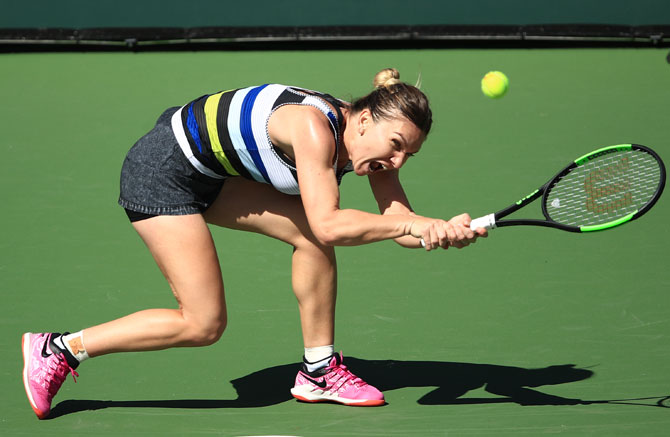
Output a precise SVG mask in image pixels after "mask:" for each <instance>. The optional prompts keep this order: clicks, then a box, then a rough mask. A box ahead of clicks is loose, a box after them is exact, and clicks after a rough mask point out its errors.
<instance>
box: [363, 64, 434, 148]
mask: <svg viewBox="0 0 670 437" xmlns="http://www.w3.org/2000/svg"><path fill="white" fill-rule="evenodd" d="M373 84H374V86H375V89H374V90H373V91H372V92H371V93H370V94H368V95H367V96H364V97H361V98H359V99H357V100H355V101H354V102H353V103H352V104H351V109H352V112H353V113H358V112H361V111H362V110H363V109H369V110H370V113H371V114H372V119H373V120H374V121H378V120H379V119H393V118H398V116H399V115H402V116H404V117H405V118H407V119H408V120H409V121H411V122H412V123H414V124H415V125H416V126H417V127H418V128H419V129H421V131H422V132H423V133H424V135H428V132H430V127H431V125H432V124H433V113H432V111H431V110H430V105H429V103H428V97H426V95H425V94H424V93H423V92H421V90H419V89H418V88H417V87H415V86H412V85H409V84H407V83H405V82H401V81H400V73H398V70H396V69H395V68H385V69H383V70H382V71H380V72H379V73H377V74H376V75H375V78H374V81H373Z"/></svg>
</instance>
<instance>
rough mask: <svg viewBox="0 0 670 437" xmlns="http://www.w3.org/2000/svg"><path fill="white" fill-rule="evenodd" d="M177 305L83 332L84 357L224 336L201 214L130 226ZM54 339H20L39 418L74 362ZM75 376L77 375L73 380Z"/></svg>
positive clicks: (219, 292)
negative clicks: (167, 284) (149, 253)
mask: <svg viewBox="0 0 670 437" xmlns="http://www.w3.org/2000/svg"><path fill="white" fill-rule="evenodd" d="M135 228H136V229H137V231H138V232H139V234H140V236H141V237H142V238H143V239H144V241H145V242H146V244H147V246H148V247H149V249H150V251H151V253H152V254H153V256H154V258H155V259H156V262H157V263H158V265H159V267H160V268H161V270H162V271H163V273H164V274H165V277H166V278H167V279H168V282H169V283H170V286H171V287H172V290H173V292H174V294H175V297H176V298H177V301H178V303H179V308H178V309H150V310H145V311H140V312H137V313H134V314H131V315H129V316H126V317H123V318H121V319H117V320H114V321H111V322H108V323H104V324H102V325H98V326H94V327H92V328H88V329H85V330H84V331H83V342H84V343H85V345H86V349H87V352H88V355H89V356H91V357H94V356H100V355H104V354H107V353H112V352H124V351H145V350H158V349H166V348H169V347H175V346H205V345H209V344H212V343H214V342H215V341H216V340H218V339H219V337H220V336H221V334H222V333H223V331H224V329H225V327H226V322H227V315H226V304H225V298H224V291H223V281H222V279H221V271H220V268H219V263H218V258H217V255H216V251H215V249H214V244H213V241H212V238H211V235H210V233H209V228H208V227H207V224H206V223H205V221H204V220H203V218H202V216H200V215H190V216H179V217H168V216H159V217H154V218H151V219H148V220H143V221H140V222H137V223H136V224H135ZM58 336H59V334H54V333H41V334H32V333H26V334H24V335H23V338H22V349H23V358H24V369H23V382H24V386H25V390H26V394H27V397H28V400H29V402H30V405H31V407H32V408H33V410H34V411H35V414H37V416H38V417H39V418H40V419H43V418H45V417H47V416H48V414H49V412H50V410H51V402H52V399H53V397H54V396H55V395H56V393H57V392H58V390H59V389H60V387H61V385H62V384H63V382H64V381H65V378H66V376H67V375H68V374H69V373H70V374H72V375H73V376H75V375H77V373H76V372H75V371H74V368H75V367H76V365H77V363H76V360H75V362H72V357H66V356H67V352H66V351H65V350H64V349H63V348H62V347H61V346H62V345H61V346H59V345H58V344H57V341H56V342H55V341H54V339H56V338H57V337H58ZM77 376H78V375H77Z"/></svg>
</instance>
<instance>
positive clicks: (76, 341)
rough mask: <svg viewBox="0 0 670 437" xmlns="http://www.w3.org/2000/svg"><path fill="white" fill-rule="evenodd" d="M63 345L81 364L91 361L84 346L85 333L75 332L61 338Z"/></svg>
mask: <svg viewBox="0 0 670 437" xmlns="http://www.w3.org/2000/svg"><path fill="white" fill-rule="evenodd" d="M61 338H62V339H63V344H64V345H65V347H66V348H67V350H69V351H70V353H71V354H72V356H73V357H75V358H76V359H77V361H79V362H80V363H81V362H82V361H84V360H87V359H89V358H90V357H89V356H88V352H86V347H85V346H84V331H79V332H75V333H74V334H69V335H64V336H62V337H61Z"/></svg>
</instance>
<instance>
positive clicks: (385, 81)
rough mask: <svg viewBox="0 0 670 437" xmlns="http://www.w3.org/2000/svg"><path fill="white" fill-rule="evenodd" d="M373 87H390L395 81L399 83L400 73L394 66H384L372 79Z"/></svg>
mask: <svg viewBox="0 0 670 437" xmlns="http://www.w3.org/2000/svg"><path fill="white" fill-rule="evenodd" d="M372 83H373V85H374V86H375V88H383V87H387V88H388V87H390V86H392V85H395V84H397V83H400V73H398V70H396V69H395V68H384V69H383V70H382V71H380V72H379V73H377V74H376V75H375V79H374V80H373V81H372Z"/></svg>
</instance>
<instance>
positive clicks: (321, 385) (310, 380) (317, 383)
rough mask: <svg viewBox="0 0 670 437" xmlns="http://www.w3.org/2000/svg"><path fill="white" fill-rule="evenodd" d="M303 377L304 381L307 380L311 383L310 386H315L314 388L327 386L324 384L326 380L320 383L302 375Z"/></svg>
mask: <svg viewBox="0 0 670 437" xmlns="http://www.w3.org/2000/svg"><path fill="white" fill-rule="evenodd" d="M303 376H304V377H305V379H306V380H308V381H309V382H311V383H312V384H314V385H316V386H318V387H321V388H326V386H327V385H328V383H326V380H325V379H324V380H323V381H320V382H319V381H316V380H314V379H312V378H310V377H309V376H306V375H304V374H303Z"/></svg>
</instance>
